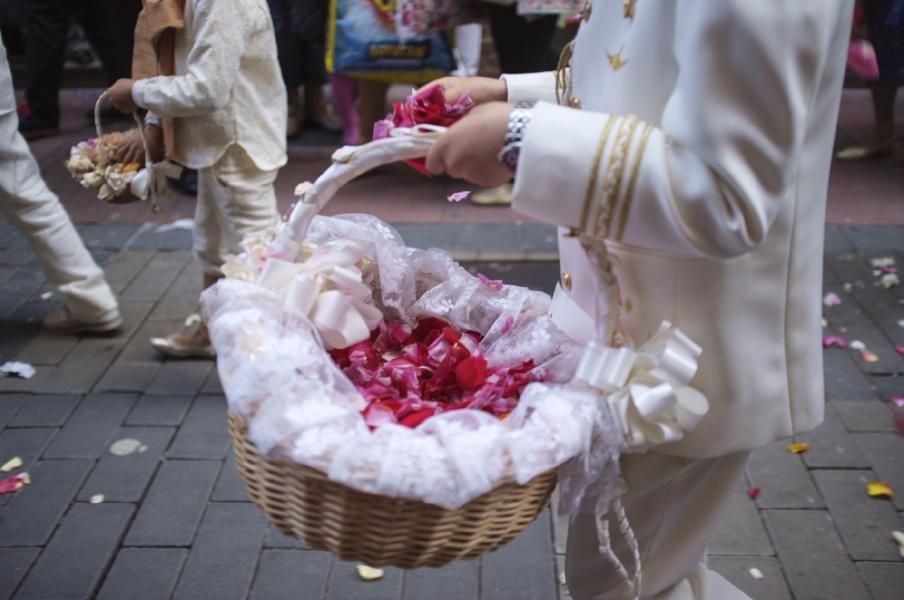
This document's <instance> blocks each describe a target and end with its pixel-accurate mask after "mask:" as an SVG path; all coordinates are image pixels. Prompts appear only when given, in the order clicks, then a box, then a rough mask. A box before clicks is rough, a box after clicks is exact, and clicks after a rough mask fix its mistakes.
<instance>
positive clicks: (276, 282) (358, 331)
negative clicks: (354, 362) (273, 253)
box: [257, 240, 383, 350]
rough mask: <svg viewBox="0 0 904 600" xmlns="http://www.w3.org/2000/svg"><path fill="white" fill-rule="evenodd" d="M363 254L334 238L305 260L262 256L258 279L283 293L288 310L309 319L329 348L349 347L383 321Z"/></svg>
mask: <svg viewBox="0 0 904 600" xmlns="http://www.w3.org/2000/svg"><path fill="white" fill-rule="evenodd" d="M365 258H366V253H365V251H364V248H363V247H361V246H360V245H358V244H356V243H354V242H349V241H345V240H334V241H331V242H327V243H325V244H323V245H321V246H320V247H319V248H317V250H316V251H315V252H314V254H313V256H311V257H310V258H309V259H308V260H306V261H304V262H300V263H295V262H289V261H285V260H282V259H279V258H269V259H267V261H266V262H265V263H264V267H263V270H262V271H261V274H260V276H259V277H258V279H257V284H258V285H260V286H263V287H265V288H268V289H270V290H273V291H275V292H277V293H279V294H280V295H282V296H283V298H284V301H285V307H286V309H287V310H291V311H296V312H299V313H301V314H303V315H305V316H306V317H307V318H308V319H310V320H311V322H312V323H313V324H314V326H315V327H316V328H317V331H319V332H320V335H321V336H322V337H323V341H324V344H325V345H326V347H327V349H328V350H329V349H333V348H348V347H349V346H351V345H353V344H356V343H358V342H361V341H364V340H366V339H367V338H368V337H370V332H371V330H373V329H374V328H375V327H376V326H377V325H378V324H379V323H380V321H382V320H383V314H382V313H381V312H380V310H379V309H378V308H377V307H376V306H374V305H373V291H372V290H371V288H370V286H369V285H367V284H366V283H364V280H363V274H362V272H361V269H360V268H359V267H358V264H359V263H360V262H361V261H362V260H363V259H365Z"/></svg>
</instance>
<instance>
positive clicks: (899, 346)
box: [895, 344, 904, 356]
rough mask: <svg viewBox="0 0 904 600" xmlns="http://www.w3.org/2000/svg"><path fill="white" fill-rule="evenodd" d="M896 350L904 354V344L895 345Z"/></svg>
mask: <svg viewBox="0 0 904 600" xmlns="http://www.w3.org/2000/svg"><path fill="white" fill-rule="evenodd" d="M895 352H897V353H898V354H900V355H901V356H904V344H902V345H898V346H895Z"/></svg>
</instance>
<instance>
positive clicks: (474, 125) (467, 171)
mask: <svg viewBox="0 0 904 600" xmlns="http://www.w3.org/2000/svg"><path fill="white" fill-rule="evenodd" d="M511 112H512V105H511V104H507V103H505V102H490V103H487V104H482V105H480V106H476V107H474V108H473V109H471V111H470V112H469V113H468V114H466V115H465V116H464V117H462V118H461V120H460V121H458V122H457V123H455V124H454V125H452V126H451V127H450V128H449V130H448V131H447V132H446V133H444V134H443V135H442V136H440V138H439V139H438V140H437V141H436V143H435V144H434V145H433V147H432V148H430V152H429V153H428V154H427V169H428V170H429V171H430V172H431V173H433V174H437V175H438V174H440V173H448V174H449V175H451V176H452V177H458V178H461V179H465V180H467V181H470V182H471V183H476V184H477V185H482V186H486V187H495V186H498V185H502V184H503V183H505V182H507V181H509V180H510V179H511V178H512V172H511V171H509V169H508V167H506V166H505V165H503V164H502V163H501V162H499V158H498V155H499V151H500V150H502V143H503V142H504V141H505V130H506V129H507V128H508V118H509V113H511Z"/></svg>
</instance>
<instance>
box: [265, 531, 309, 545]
mask: <svg viewBox="0 0 904 600" xmlns="http://www.w3.org/2000/svg"><path fill="white" fill-rule="evenodd" d="M264 548H288V549H292V550H308V549H309V548H308V547H307V545H305V543H304V542H303V541H302V540H300V539H298V538H293V537H289V536H287V535H285V534H283V533H280V531H279V530H278V529H277V528H276V527H274V526H273V525H270V526H269V527H267V535H266V536H265V537H264Z"/></svg>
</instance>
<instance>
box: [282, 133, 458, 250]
mask: <svg viewBox="0 0 904 600" xmlns="http://www.w3.org/2000/svg"><path fill="white" fill-rule="evenodd" d="M445 130H446V128H445V127H439V126H436V125H417V126H415V127H411V128H407V127H405V128H402V127H398V128H395V129H392V130H390V133H389V137H387V138H383V139H379V140H374V141H372V142H368V143H367V144H363V145H361V146H343V147H342V148H339V149H338V150H336V151H335V152H334V153H333V157H332V158H333V164H332V165H330V167H329V168H328V169H327V170H326V171H324V172H323V174H322V175H320V177H318V178H317V180H316V181H314V183H313V184H311V185H310V187H308V188H307V189H306V190H304V191H303V192H302V193H301V198H300V201H299V202H298V203H297V204H296V205H295V206H294V207H293V208H292V213H291V214H290V215H289V220H288V227H287V228H286V231H287V233H288V235H290V237H291V238H292V240H302V239H304V237H305V234H306V233H307V230H308V226H309V225H310V224H311V219H313V218H314V215H316V214H317V213H319V212H320V211H321V210H322V209H323V207H324V206H326V204H327V203H328V202H329V201H330V200H332V198H333V196H335V195H336V192H338V191H339V189H340V188H341V187H342V186H344V185H345V184H347V183H348V182H350V181H351V180H352V179H354V178H356V177H359V176H360V175H363V174H364V173H366V172H368V171H370V170H372V169H375V168H377V167H380V166H382V165H388V164H390V163H394V162H398V161H401V160H410V159H414V158H422V157H424V156H426V155H427V152H428V151H429V150H430V147H431V146H433V143H434V142H435V141H436V139H437V138H438V137H439V136H440V135H442V134H443V132H444V131H445Z"/></svg>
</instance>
